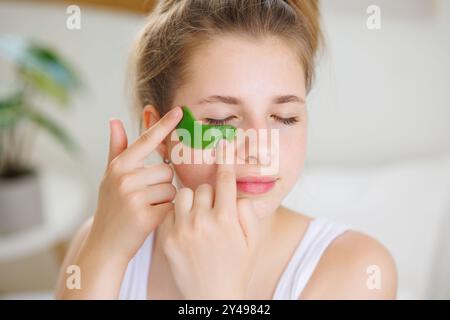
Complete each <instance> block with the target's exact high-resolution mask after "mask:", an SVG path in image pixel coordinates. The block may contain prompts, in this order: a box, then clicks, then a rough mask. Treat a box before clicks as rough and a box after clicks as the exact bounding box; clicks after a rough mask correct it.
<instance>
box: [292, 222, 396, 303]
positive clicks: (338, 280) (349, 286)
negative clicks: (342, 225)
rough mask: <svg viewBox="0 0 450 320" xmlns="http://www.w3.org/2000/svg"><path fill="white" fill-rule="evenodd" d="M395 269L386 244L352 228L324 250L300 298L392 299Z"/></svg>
mask: <svg viewBox="0 0 450 320" xmlns="http://www.w3.org/2000/svg"><path fill="white" fill-rule="evenodd" d="M396 292H397V270H396V266H395V262H394V259H393V257H392V255H391V254H390V252H389V251H388V250H387V248H386V247H385V246H384V245H383V244H381V243H380V242H379V241H377V240H376V239H374V238H372V237H370V236H368V235H366V234H364V233H361V232H358V231H353V230H348V231H346V232H344V233H343V234H341V235H340V236H339V237H337V238H336V239H335V240H334V241H333V242H332V243H331V244H330V245H329V246H328V248H327V249H326V250H325V252H324V253H323V255H322V257H321V259H320V260H319V263H318V265H317V267H316V269H315V270H314V272H313V274H312V276H311V278H310V280H309V282H308V285H307V286H306V288H305V289H304V291H303V292H302V294H301V295H300V297H299V298H300V299H395V298H396Z"/></svg>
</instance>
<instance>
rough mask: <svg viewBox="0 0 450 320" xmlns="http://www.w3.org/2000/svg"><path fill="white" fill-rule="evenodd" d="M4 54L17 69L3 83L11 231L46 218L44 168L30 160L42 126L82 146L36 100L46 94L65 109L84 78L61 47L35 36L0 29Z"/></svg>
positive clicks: (5, 208) (1, 224)
mask: <svg viewBox="0 0 450 320" xmlns="http://www.w3.org/2000/svg"><path fill="white" fill-rule="evenodd" d="M0 58H1V59H2V60H4V61H2V62H6V63H9V64H10V65H11V66H12V67H13V69H12V70H13V74H14V75H15V77H14V79H13V80H14V82H13V83H12V84H11V83H8V85H6V84H3V85H1V86H0V233H9V232H13V231H18V230H22V229H24V228H28V227H31V226H34V225H36V224H40V223H41V222H42V220H43V208H42V198H41V190H40V183H39V174H38V173H39V171H38V169H37V168H35V167H34V166H33V164H31V163H29V158H30V157H29V152H30V150H31V147H32V145H33V139H34V138H35V136H36V132H37V130H42V131H45V132H46V133H48V134H50V135H51V136H52V137H53V138H55V139H56V141H57V142H59V143H60V144H62V146H63V147H64V148H66V149H67V150H68V151H69V152H71V153H72V154H74V155H75V154H76V153H77V151H78V150H79V147H78V146H77V145H76V144H75V142H74V141H73V139H72V138H71V137H70V136H69V135H68V134H67V133H66V132H65V130H64V129H63V128H62V127H61V126H59V125H58V123H57V122H56V121H54V120H52V119H51V117H49V116H48V115H47V114H45V113H44V112H43V111H42V110H40V109H39V108H38V106H37V105H36V101H42V99H45V100H46V101H47V100H48V101H49V102H50V104H51V105H54V106H56V107H58V108H59V109H61V110H65V109H67V108H68V107H69V102H70V98H71V95H72V93H73V92H74V91H75V90H76V89H78V88H80V87H81V84H80V81H79V79H78V77H77V76H76V74H75V72H74V71H73V69H72V68H71V67H70V66H69V64H67V62H65V61H64V60H63V59H62V58H61V57H60V56H59V55H58V54H57V53H56V52H55V51H53V50H52V49H51V48H49V47H46V46H43V45H40V44H38V43H36V42H34V41H30V40H27V39H24V38H19V37H15V36H12V35H0ZM41 109H42V108H41Z"/></svg>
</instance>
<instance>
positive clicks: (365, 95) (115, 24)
mask: <svg viewBox="0 0 450 320" xmlns="http://www.w3.org/2000/svg"><path fill="white" fill-rule="evenodd" d="M71 5H75V6H76V7H70V6H71ZM153 5H154V1H138V0H134V1H125V0H123V1H122V0H115V1H113V0H109V1H108V0H103V1H102V0H95V1H88V0H86V1H71V2H64V1H38V0H35V1H0V134H1V136H0V138H1V140H0V141H1V142H0V161H1V165H2V166H1V167H0V169H2V171H1V173H2V175H1V176H0V298H4V299H8V298H19V299H20V298H37V299H40V298H44V299H46V298H51V297H52V290H53V287H54V285H55V280H56V276H57V273H58V268H59V265H60V263H61V260H62V257H63V256H64V253H65V250H66V249H67V244H68V242H69V241H70V239H71V237H72V236H73V232H74V231H75V230H76V229H77V228H78V227H79V225H80V224H81V223H82V222H83V221H84V220H85V219H86V218H87V217H89V216H91V215H92V213H93V211H94V209H95V206H96V201H97V191H98V186H99V183H100V180H101V177H102V175H103V171H104V168H105V163H106V159H107V153H108V119H109V118H111V117H116V118H120V119H121V120H122V121H124V124H125V126H126V129H127V132H128V134H129V136H130V140H132V141H133V140H134V139H135V138H136V137H137V132H138V124H137V122H136V121H135V119H134V118H133V115H132V114H131V112H130V110H131V109H130V99H129V98H128V97H127V95H126V91H125V83H126V77H125V76H126V66H127V60H128V55H129V53H130V49H131V44H132V41H133V38H134V36H135V35H136V33H137V31H138V30H139V29H140V28H141V27H142V26H143V24H144V17H145V14H146V12H148V11H149V10H151V8H152V7H153ZM370 5H376V6H377V7H376V8H375V11H372V10H373V7H369V6H370ZM321 6H322V13H323V26H324V30H325V34H326V39H327V48H326V50H325V52H324V54H323V55H322V57H321V59H320V62H319V65H318V71H317V79H316V83H315V86H314V88H313V90H312V92H311V93H310V95H309V97H308V108H309V112H310V128H309V151H308V152H309V154H308V159H307V164H306V167H305V171H304V173H303V175H302V179H300V180H299V183H298V184H297V185H296V187H295V188H294V189H293V190H292V192H291V193H290V194H289V196H288V197H287V198H286V199H285V202H284V204H285V205H286V206H289V207H291V208H293V209H296V210H301V211H303V212H305V213H308V214H309V215H312V216H323V217H328V218H330V219H333V220H335V221H338V222H342V223H347V224H350V225H352V226H353V227H354V228H355V229H359V230H361V231H363V232H366V233H368V234H370V235H372V236H373V237H375V238H377V239H379V240H380V241H381V242H382V243H383V244H384V245H385V246H387V247H388V249H389V250H390V251H391V252H392V254H393V256H394V258H395V260H396V263H397V268H398V272H399V291H398V297H399V298H400V299H442V298H446V299H448V298H450V279H449V278H448V277H447V271H448V270H450V232H449V231H450V90H449V83H450V60H449V59H448V57H450V40H449V39H450V2H449V1H446V0H434V1H433V0H396V1H389V0H375V1H365V0H340V1H334V0H322V1H321ZM368 8H369V9H370V10H369V11H368ZM377 8H378V9H379V17H380V18H381V20H379V22H380V24H379V27H380V28H372V27H371V25H368V20H370V19H371V17H372V18H373V17H374V14H375V15H376V14H377V13H376V12H377V11H376V10H377ZM78 9H79V12H78V11H77V10H78ZM77 12H78V13H79V17H80V22H81V24H80V25H79V27H80V28H78V26H76V24H74V21H73V20H71V18H70V17H73V15H74V14H77ZM371 21H372V20H371ZM24 137H25V138H24ZM26 137H28V138H26ZM11 146H13V147H11ZM19 151H20V152H19Z"/></svg>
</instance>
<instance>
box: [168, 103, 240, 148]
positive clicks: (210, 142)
mask: <svg viewBox="0 0 450 320" xmlns="http://www.w3.org/2000/svg"><path fill="white" fill-rule="evenodd" d="M182 109H183V118H182V119H181V120H180V122H179V123H178V125H177V127H176V131H177V134H178V136H179V138H180V141H181V142H182V143H183V144H184V145H186V146H188V147H190V148H194V149H210V148H214V147H215V146H216V145H217V143H218V142H219V141H220V140H221V139H226V140H228V141H231V140H233V139H234V138H235V137H236V130H237V129H236V127H233V126H230V125H209V124H202V122H201V121H198V120H196V119H195V118H194V116H193V115H192V112H191V111H190V110H189V108H188V107H187V106H183V107H182Z"/></svg>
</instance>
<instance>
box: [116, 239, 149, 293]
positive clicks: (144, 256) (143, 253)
mask: <svg viewBox="0 0 450 320" xmlns="http://www.w3.org/2000/svg"><path fill="white" fill-rule="evenodd" d="M153 235H154V232H152V233H150V235H149V236H148V237H147V239H145V241H144V243H143V244H142V246H141V247H140V248H139V250H138V251H137V252H136V254H135V256H134V257H133V258H132V259H131V260H130V262H129V263H128V267H127V270H126V271H125V274H124V277H123V279H122V283H121V286H120V293H119V300H146V299H147V282H148V281H147V280H148V273H149V267H150V259H151V253H152V249H153Z"/></svg>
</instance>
